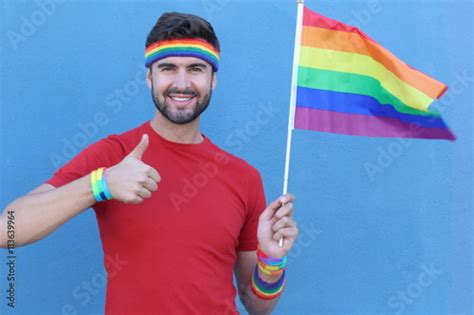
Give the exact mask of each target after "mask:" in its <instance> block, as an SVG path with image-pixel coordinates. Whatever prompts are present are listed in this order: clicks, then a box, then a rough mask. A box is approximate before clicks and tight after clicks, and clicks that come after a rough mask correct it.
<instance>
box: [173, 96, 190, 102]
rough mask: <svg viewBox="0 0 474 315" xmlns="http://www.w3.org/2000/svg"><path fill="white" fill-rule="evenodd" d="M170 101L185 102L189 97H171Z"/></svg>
mask: <svg viewBox="0 0 474 315" xmlns="http://www.w3.org/2000/svg"><path fill="white" fill-rule="evenodd" d="M172 99H173V100H174V101H177V102H187V101H189V100H190V99H191V97H172Z"/></svg>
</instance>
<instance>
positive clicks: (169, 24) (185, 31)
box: [145, 12, 221, 52]
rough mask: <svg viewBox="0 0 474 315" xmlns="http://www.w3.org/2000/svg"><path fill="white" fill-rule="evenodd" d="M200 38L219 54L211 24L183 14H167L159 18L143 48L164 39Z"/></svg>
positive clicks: (217, 41)
mask: <svg viewBox="0 0 474 315" xmlns="http://www.w3.org/2000/svg"><path fill="white" fill-rule="evenodd" d="M177 38H201V39H204V40H205V41H207V42H208V43H209V44H211V45H212V46H214V48H216V49H217V51H219V52H220V50H221V49H220V45H219V40H218V39H217V36H216V33H214V29H213V28H212V25H211V23H209V22H208V21H206V20H204V19H203V18H201V17H199V16H196V15H192V14H185V13H178V12H167V13H164V14H163V15H161V16H160V18H159V19H158V21H157V22H156V24H155V26H153V28H152V30H151V31H150V34H148V36H147V38H146V44H145V47H148V46H149V45H150V44H153V43H155V42H157V41H160V40H164V39H177Z"/></svg>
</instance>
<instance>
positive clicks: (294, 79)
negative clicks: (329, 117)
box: [278, 0, 304, 247]
mask: <svg viewBox="0 0 474 315" xmlns="http://www.w3.org/2000/svg"><path fill="white" fill-rule="evenodd" d="M296 2H297V3H298V13H297V15H296V31H295V48H294V52H293V73H292V75H291V94H290V110H289V115H288V135H287V141H286V157H285V175H284V178H283V195H284V194H286V193H287V192H288V174H289V172H290V156H291V135H292V132H293V128H294V125H295V107H296V88H297V85H298V64H299V60H300V44H301V29H302V27H303V8H304V0H296ZM283 240H284V238H281V239H280V242H279V243H278V245H279V246H280V247H283Z"/></svg>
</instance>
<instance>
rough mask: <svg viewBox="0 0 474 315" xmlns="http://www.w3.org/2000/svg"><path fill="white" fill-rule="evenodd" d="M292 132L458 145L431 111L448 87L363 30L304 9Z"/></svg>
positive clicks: (437, 115) (441, 121)
mask: <svg viewBox="0 0 474 315" xmlns="http://www.w3.org/2000/svg"><path fill="white" fill-rule="evenodd" d="M302 21H303V26H302V33H301V46H300V58H299V65H298V77H297V92H296V93H297V94H296V107H295V113H294V114H295V121H294V127H295V128H299V129H308V130H316V131H323V132H332V133H338V134H347V135H356V136H373V137H396V138H424V139H448V140H454V139H455V136H454V135H453V134H452V133H451V131H450V130H449V129H448V127H447V126H446V124H445V123H444V121H443V120H442V119H441V117H440V115H439V113H435V112H432V111H428V107H429V106H430V104H431V103H432V102H433V101H434V100H435V99H438V98H439V97H440V96H441V95H442V94H443V93H444V92H445V91H446V89H447V86H446V85H444V84H443V83H441V82H438V81H437V80H435V79H433V78H431V77H429V76H428V75H426V74H423V73H421V72H420V71H418V70H416V69H414V68H412V67H410V66H409V65H407V64H406V63H404V62H403V61H401V60H400V59H398V58H397V57H396V56H395V55H393V54H392V53H391V52H390V51H388V50H387V49H385V48H384V47H382V46H381V45H380V44H378V43H377V42H375V41H374V40H373V39H371V38H370V37H368V36H367V35H366V34H364V33H363V32H361V31H360V30H359V29H357V28H355V27H352V26H349V25H346V24H344V23H341V22H339V21H336V20H333V19H329V18H327V17H324V16H322V15H320V14H318V13H316V12H313V11H311V10H309V9H308V8H306V7H305V8H304V11H303V19H302Z"/></svg>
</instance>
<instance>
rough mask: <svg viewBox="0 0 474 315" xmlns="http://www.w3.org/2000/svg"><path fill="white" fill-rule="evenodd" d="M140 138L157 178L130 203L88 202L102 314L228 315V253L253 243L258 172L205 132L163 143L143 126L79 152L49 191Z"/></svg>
mask: <svg viewBox="0 0 474 315" xmlns="http://www.w3.org/2000/svg"><path fill="white" fill-rule="evenodd" d="M144 133H146V134H148V135H149V140H150V141H149V146H148V148H147V150H146V151H145V153H144V155H143V157H142V161H143V162H144V163H146V164H148V165H150V166H152V167H154V168H155V169H156V170H157V171H158V172H159V173H160V175H161V181H160V182H159V184H158V190H157V191H156V192H154V193H153V194H152V197H151V198H149V199H145V201H144V202H143V203H141V204H138V205H132V204H125V203H122V202H119V201H117V200H110V201H105V202H101V203H97V204H96V205H95V206H94V210H95V213H96V217H97V220H98V224H99V230H100V237H101V239H102V246H103V250H104V263H105V268H106V271H107V274H108V276H107V279H108V283H107V296H106V306H105V311H106V314H109V315H111V314H114V315H115V314H167V315H168V314H172V315H175V314H206V315H209V314H237V313H238V312H237V310H236V306H235V297H236V289H235V288H234V286H233V283H232V280H233V278H232V275H233V267H234V264H235V261H236V257H237V255H236V251H250V250H256V248H257V225H258V217H259V215H260V213H261V212H262V211H263V209H264V208H265V195H264V190H263V185H262V181H261V177H260V174H259V173H258V171H257V170H256V169H255V168H253V167H252V166H250V165H249V164H248V163H246V162H245V161H243V160H241V159H239V158H237V157H235V156H233V155H231V154H229V153H226V152H225V151H223V150H221V149H220V148H218V147H217V146H216V145H215V144H213V143H212V142H211V141H210V140H209V139H208V138H207V137H204V141H202V142H201V143H199V144H181V143H175V142H170V141H168V140H166V139H164V138H162V137H161V136H160V135H159V134H157V133H156V132H155V131H154V130H153V129H152V127H151V126H150V124H149V122H146V123H144V124H142V125H141V126H139V127H137V128H135V129H132V130H130V131H128V132H125V133H123V134H120V135H111V136H109V137H107V138H105V139H102V140H100V141H98V142H96V143H94V144H92V145H90V146H89V147H87V148H86V149H84V150H83V151H82V152H81V153H79V154H78V155H77V156H76V157H75V158H73V159H72V160H71V161H69V162H68V163H67V164H66V165H64V166H63V167H62V168H61V169H59V170H58V171H57V172H56V173H55V174H54V176H53V177H52V178H50V179H49V180H48V181H47V183H49V184H51V185H53V186H55V187H59V186H61V185H64V184H67V183H69V182H70V181H73V180H75V179H77V178H80V177H82V176H85V175H87V174H88V173H90V172H91V171H93V170H94V169H97V168H99V167H109V166H112V165H114V164H117V163H119V162H120V161H121V160H122V159H123V158H124V157H125V156H126V155H127V154H129V153H130V152H131V151H132V150H133V148H135V147H136V145H137V144H138V143H139V142H140V138H141V136H142V135H143V134H144Z"/></svg>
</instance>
